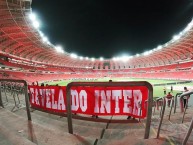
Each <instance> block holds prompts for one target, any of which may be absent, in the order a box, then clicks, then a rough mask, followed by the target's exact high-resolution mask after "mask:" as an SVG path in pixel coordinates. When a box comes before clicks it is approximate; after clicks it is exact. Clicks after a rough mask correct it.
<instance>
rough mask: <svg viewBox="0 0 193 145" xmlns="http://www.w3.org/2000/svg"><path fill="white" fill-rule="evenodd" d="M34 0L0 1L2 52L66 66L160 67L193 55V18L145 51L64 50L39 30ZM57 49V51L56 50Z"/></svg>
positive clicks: (6, 54) (10, 55) (38, 61)
mask: <svg viewBox="0 0 193 145" xmlns="http://www.w3.org/2000/svg"><path fill="white" fill-rule="evenodd" d="M31 2H32V1H31V0H15V1H8V0H0V53H1V54H2V55H5V56H9V57H14V58H18V59H25V60H28V61H32V62H37V63H45V64H54V65H60V66H67V67H78V68H93V67H94V66H95V67H96V68H98V66H101V65H104V64H109V65H111V66H120V67H122V68H132V67H148V66H159V65H167V64H172V63H176V62H178V61H179V60H188V59H191V58H192V57H193V54H192V52H193V21H192V22H190V23H189V24H188V25H187V27H186V28H185V29H184V31H182V32H181V33H180V34H178V35H175V36H174V37H173V39H172V40H171V41H170V42H168V43H166V44H164V45H162V46H158V47H157V48H156V49H154V50H151V51H148V52H145V53H143V54H139V55H135V56H131V57H123V58H114V59H105V60H104V59H102V58H101V59H94V58H92V59H88V58H83V57H78V56H77V55H75V54H69V53H67V52H63V51H61V48H60V47H59V46H54V45H52V44H51V43H50V42H49V41H48V40H47V38H46V37H44V36H43V34H42V33H41V32H40V31H38V29H37V27H38V26H39V24H38V22H36V21H33V22H32V21H31V19H34V18H33V16H32V17H31V18H30V16H31V14H32V10H31ZM56 50H57V51H56Z"/></svg>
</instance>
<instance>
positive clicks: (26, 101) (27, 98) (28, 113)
mask: <svg viewBox="0 0 193 145" xmlns="http://www.w3.org/2000/svg"><path fill="white" fill-rule="evenodd" d="M0 82H17V83H22V84H24V91H25V103H26V112H27V117H28V120H31V114H30V109H29V106H30V105H29V97H28V87H27V82H26V81H25V80H12V79H0ZM5 91H6V90H5ZM0 99H1V100H0V103H1V101H2V97H1V90H0ZM0 105H1V104H0Z"/></svg>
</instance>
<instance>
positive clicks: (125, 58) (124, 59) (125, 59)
mask: <svg viewBox="0 0 193 145" xmlns="http://www.w3.org/2000/svg"><path fill="white" fill-rule="evenodd" d="M120 59H121V61H124V62H126V61H128V60H129V57H128V56H122V57H120Z"/></svg>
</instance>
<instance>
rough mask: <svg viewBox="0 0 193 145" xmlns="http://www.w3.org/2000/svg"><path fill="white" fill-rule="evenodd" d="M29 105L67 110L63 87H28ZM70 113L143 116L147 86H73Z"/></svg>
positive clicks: (58, 110)
mask: <svg viewBox="0 0 193 145" xmlns="http://www.w3.org/2000/svg"><path fill="white" fill-rule="evenodd" d="M29 93H30V103H31V106H32V107H36V108H41V109H44V110H47V111H54V112H58V113H60V112H66V106H67V103H66V87H59V86H48V87H41V86H29ZM70 94H71V96H70V97H71V108H72V112H73V113H81V114H90V115H129V116H134V117H136V118H144V117H146V113H147V112H146V111H147V110H146V108H147V101H146V100H147V99H148V89H147V88H146V87H144V86H135V87H72V88H71V90H70Z"/></svg>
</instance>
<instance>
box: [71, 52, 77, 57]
mask: <svg viewBox="0 0 193 145" xmlns="http://www.w3.org/2000/svg"><path fill="white" fill-rule="evenodd" d="M70 56H71V57H72V58H78V56H77V55H76V54H74V53H71V54H70Z"/></svg>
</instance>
